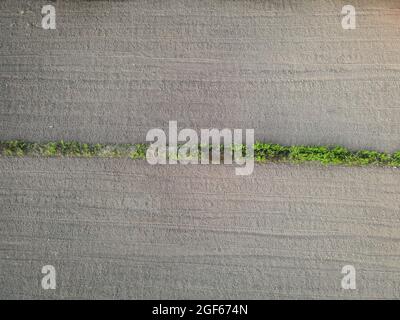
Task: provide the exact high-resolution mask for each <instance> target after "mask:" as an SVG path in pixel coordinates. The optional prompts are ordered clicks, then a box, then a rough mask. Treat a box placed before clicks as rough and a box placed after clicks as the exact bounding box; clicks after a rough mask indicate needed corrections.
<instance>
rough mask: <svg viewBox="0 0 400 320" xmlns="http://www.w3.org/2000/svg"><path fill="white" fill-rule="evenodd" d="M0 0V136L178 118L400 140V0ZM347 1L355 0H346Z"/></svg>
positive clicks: (300, 140) (103, 135)
mask: <svg viewBox="0 0 400 320" xmlns="http://www.w3.org/2000/svg"><path fill="white" fill-rule="evenodd" d="M43 4H48V1H29V0H23V1H22V0H19V1H18V0H17V1H16V0H6V1H4V0H3V1H1V2H0V15H1V19H0V28H1V34H0V43H1V46H0V93H1V99H0V138H1V139H16V138H22V139H28V140H38V141H46V140H55V139H64V140H79V141H87V142H104V143H105V142H132V143H133V142H143V141H144V140H145V136H146V133H147V131H148V130H149V129H151V128H155V127H162V128H164V127H165V126H166V125H167V123H168V120H177V121H178V123H179V125H180V127H181V128H183V127H189V128H195V129H199V128H210V127H211V128H220V129H222V128H225V127H228V128H232V129H233V128H243V129H244V128H254V129H255V132H256V137H257V138H258V139H260V140H268V141H272V142H276V143H282V144H342V145H344V146H346V147H350V148H374V149H379V150H381V151H393V150H396V149H400V127H399V122H400V112H399V101H400V85H399V83H400V82H399V81H398V80H399V64H400V41H399V40H400V29H399V26H400V25H399V21H400V2H399V1H398V0H391V1H389V0H362V1H361V0H353V1H351V4H352V5H354V6H355V7H356V10H357V11H356V12H357V29H356V30H343V29H342V26H341V19H342V15H341V9H342V6H343V5H344V2H343V1H338V0H334V1H327V0H326V1H324V0H319V1H317V0H315V1H297V0H296V1H294V0H293V1H290V0H283V1H254V0H251V1H226V0H224V1H222V0H208V1H199V0H192V1H179V0H170V1H164V0H158V1H156V0H155V1H148V0H139V1H90V2H85V1H68V0H64V1H58V2H56V10H57V11H56V13H57V20H56V23H57V29H56V30H52V31H51V30H50V31H49V30H43V29H42V28H41V14H40V12H41V6H42V5H43ZM346 4H347V3H346Z"/></svg>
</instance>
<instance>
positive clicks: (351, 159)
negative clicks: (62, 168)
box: [0, 141, 400, 167]
mask: <svg viewBox="0 0 400 320" xmlns="http://www.w3.org/2000/svg"><path fill="white" fill-rule="evenodd" d="M148 146H149V145H148V144H87V143H80V142H75V141H70V142H64V141H57V142H47V143H35V142H26V141H3V142H1V141H0V155H2V156H11V157H25V156H28V157H81V158H91V157H102V158H127V157H128V158H131V159H145V158H146V150H147V148H148ZM238 147H239V150H240V149H242V152H243V154H245V152H246V151H245V149H246V148H245V146H235V147H234V149H235V150H238ZM209 148H210V149H211V147H209ZM254 158H255V160H256V162H259V163H266V162H284V163H304V162H319V163H321V164H324V165H346V166H365V165H376V166H391V167H398V166H400V151H398V152H395V153H392V154H389V153H382V152H377V151H369V150H359V151H350V150H348V149H346V148H343V147H341V146H332V147H330V146H282V145H279V144H271V143H261V142H257V143H255V144H254Z"/></svg>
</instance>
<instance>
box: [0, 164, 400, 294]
mask: <svg viewBox="0 0 400 320" xmlns="http://www.w3.org/2000/svg"><path fill="white" fill-rule="evenodd" d="M0 171H1V172H2V178H1V180H0V298H134V299H142V298H149V299H157V298H186V299H187V298H204V299H213V298H220V299H221V298H224V299H228V298H243V299H252V298H295V299H296V298H303V299H304V298H400V281H399V279H400V222H399V205H400V183H399V182H400V171H398V170H395V169H379V168H376V169H373V170H371V169H368V170H367V169H363V168H338V167H329V168H322V167H309V166H302V167H297V166H286V165H279V166H276V165H266V166H257V167H256V172H255V174H254V175H253V176H251V177H245V178H243V177H238V176H235V175H234V169H233V167H229V166H225V167H224V166H185V167H182V166H155V167H152V166H149V165H148V164H147V163H145V162H140V161H137V162H133V161H124V160H101V159H95V160H82V159H63V160H62V159H10V158H8V159H6V158H3V159H0ZM48 264H50V265H53V266H54V267H55V268H56V271H57V289H56V290H55V291H52V290H47V291H45V290H43V289H42V288H41V286H40V281H41V277H42V276H43V275H42V274H41V268H42V266H43V265H48ZM347 264H351V265H354V267H355V268H356V271H357V274H356V281H357V290H354V291H351V290H349V291H346V290H343V289H341V279H342V277H343V275H342V274H341V270H342V267H343V266H344V265H347Z"/></svg>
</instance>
